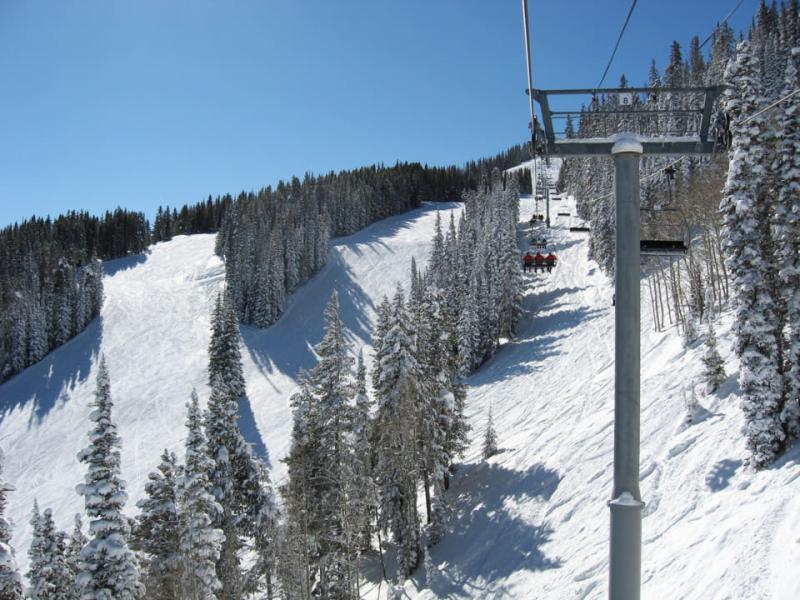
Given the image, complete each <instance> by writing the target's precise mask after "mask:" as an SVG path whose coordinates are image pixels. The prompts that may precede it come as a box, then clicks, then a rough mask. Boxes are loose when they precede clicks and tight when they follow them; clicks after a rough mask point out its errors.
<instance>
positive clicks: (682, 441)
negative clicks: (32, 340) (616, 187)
mask: <svg viewBox="0 0 800 600" xmlns="http://www.w3.org/2000/svg"><path fill="white" fill-rule="evenodd" d="M436 209H444V210H451V209H452V210H454V211H456V212H457V211H459V210H460V206H459V205H455V204H454V205H435V206H433V205H426V206H425V207H423V208H421V209H419V210H416V211H413V212H411V213H408V214H405V215H400V216H398V217H394V218H391V219H387V220H386V221H382V222H380V223H376V224H374V225H373V226H371V227H369V228H367V229H366V230H364V231H362V232H360V233H358V234H356V235H354V236H351V237H348V238H343V239H340V240H337V241H336V242H335V244H334V247H333V249H332V254H331V258H330V261H329V264H328V265H327V266H326V267H325V269H324V270H323V271H322V272H321V273H320V274H318V275H317V276H316V277H315V278H314V279H313V280H312V281H310V282H309V283H308V284H306V285H305V286H303V287H302V288H301V289H299V290H298V291H297V292H296V293H295V294H294V296H293V298H292V300H291V302H290V306H289V308H288V310H287V311H286V313H285V314H284V316H283V317H282V318H281V320H280V321H279V322H278V323H277V324H276V325H274V326H273V327H271V328H269V329H267V330H263V331H259V330H256V329H253V328H249V327H244V328H242V333H243V338H244V342H245V345H244V349H243V358H244V363H245V376H246V379H247V389H248V395H249V399H250V405H249V406H244V407H242V426H243V429H244V430H245V432H246V435H247V437H248V439H249V440H250V441H251V442H252V443H253V444H254V445H255V447H256V449H257V450H258V451H260V452H262V453H264V454H266V455H267V456H268V459H269V460H270V463H271V465H272V467H273V477H274V478H275V479H278V480H280V479H282V478H283V476H284V469H283V465H282V463H281V462H280V458H282V457H283V456H284V455H285V453H286V450H287V448H288V435H289V431H290V411H289V406H288V399H289V396H290V394H291V393H292V392H293V390H294V388H295V379H294V378H295V375H296V373H297V370H298V369H299V368H300V367H307V366H309V365H310V364H311V363H312V361H313V354H312V350H311V346H312V345H313V344H314V343H316V342H317V341H318V340H319V339H320V337H321V333H322V331H321V330H322V317H321V315H322V310H323V308H324V306H325V303H326V302H327V300H328V298H329V296H330V293H331V291H332V290H333V289H337V290H339V294H340V302H341V305H342V312H343V320H344V323H345V325H346V327H347V329H348V335H349V338H350V340H351V342H352V344H353V349H354V351H356V350H357V349H358V347H360V346H361V345H364V344H368V343H369V339H368V338H369V331H370V328H371V323H372V320H373V318H374V310H375V307H376V305H377V304H378V303H379V302H380V298H381V296H382V295H383V294H391V293H392V292H393V291H394V287H395V285H396V282H398V281H400V282H402V283H405V282H406V280H407V276H408V271H409V264H410V261H411V258H412V257H416V259H417V261H418V262H420V263H421V262H423V261H424V259H425V257H426V256H427V254H428V249H429V242H430V238H431V235H432V233H433V224H434V219H435V214H436ZM551 210H552V214H555V213H557V212H571V211H572V210H574V209H573V207H572V206H571V204H570V203H569V202H568V201H563V206H562V203H556V204H555V205H554V206H553V207H552V209H551ZM532 212H533V201H532V200H530V199H527V198H526V199H524V200H523V207H522V218H523V222H526V221H527V219H528V217H529V216H530V214H531V213H532ZM569 220H570V219H569V218H567V217H555V218H554V227H553V229H551V230H550V231H548V232H547V236H548V237H549V238H550V240H551V241H552V244H553V248H554V249H555V252H556V253H557V254H558V256H559V259H560V261H559V265H558V267H557V268H556V270H555V271H554V272H553V273H552V274H551V275H544V274H536V275H533V274H531V275H526V276H525V277H526V281H527V284H528V288H527V293H526V297H525V308H526V315H525V318H524V320H523V322H522V324H521V327H520V331H519V335H518V336H517V337H516V339H514V340H512V341H511V342H509V343H508V344H506V345H505V346H504V347H503V348H501V349H500V351H499V352H498V354H497V355H496V356H495V357H494V358H493V359H492V360H491V361H489V363H487V364H486V365H485V366H484V367H483V368H482V369H481V370H480V371H479V372H478V373H476V374H475V375H474V376H473V377H472V378H471V380H470V384H471V388H470V391H469V397H468V412H469V417H470V420H471V423H472V426H473V438H474V441H473V444H472V446H471V448H470V450H469V451H468V453H467V455H466V457H465V459H464V464H463V465H462V466H461V468H460V470H459V472H458V474H457V476H456V477H455V479H454V482H453V487H452V488H451V490H452V491H451V495H452V502H453V516H452V523H451V526H452V529H453V532H452V533H451V534H450V535H449V537H447V538H446V539H445V540H444V541H443V542H442V543H441V544H440V545H438V546H437V547H435V548H434V549H433V559H434V563H435V565H436V566H437V567H438V576H437V577H436V580H435V582H434V584H433V591H431V590H429V589H425V587H426V582H425V575H424V573H423V572H422V571H423V570H422V569H420V574H419V576H418V577H417V578H415V579H414V581H412V582H409V583H407V584H406V591H407V593H408V595H409V596H411V597H419V598H433V597H451V598H481V599H483V598H557V599H562V598H604V597H605V596H606V570H607V563H608V560H607V535H608V518H609V517H608V508H607V507H606V501H607V500H608V497H609V495H610V490H611V464H612V433H613V410H612V407H613V320H614V316H613V309H612V307H611V288H610V286H609V284H608V282H607V281H606V279H605V277H604V276H603V275H602V274H600V273H599V271H598V270H597V268H596V265H594V264H593V263H590V262H589V261H587V259H586V243H585V237H582V235H583V234H579V233H570V232H569V231H568V230H567V227H566V226H567V225H568V224H569V223H568V222H569ZM528 233H529V232H528V227H527V224H525V225H521V226H520V234H521V236H527V235H528ZM106 268H107V277H106V280H105V284H106V302H105V305H104V307H103V311H102V317H101V318H100V319H99V320H97V321H96V322H94V323H93V324H92V325H91V326H90V327H89V329H87V331H85V332H84V333H82V334H81V335H79V336H78V337H77V338H75V339H74V340H73V341H71V342H70V343H68V344H67V345H65V346H64V347H62V348H60V349H59V350H57V351H55V352H54V353H52V354H51V355H50V356H48V357H47V359H45V361H43V362H42V363H40V364H39V365H37V366H35V367H33V368H31V369H28V370H26V371H25V372H24V373H22V374H20V375H19V376H17V377H16V378H14V379H13V380H11V381H10V382H7V383H6V384H5V385H3V386H0V406H2V409H3V411H4V414H3V417H2V421H0V445H2V447H3V448H4V450H5V451H6V461H7V462H6V473H5V475H6V478H7V479H8V480H10V481H11V482H13V483H15V484H16V485H17V488H18V491H16V492H13V493H12V494H10V497H9V512H10V514H11V516H12V517H13V518H14V519H15V521H16V524H17V526H16V530H15V536H14V539H13V543H14V545H15V547H16V548H17V551H18V558H19V559H21V562H23V563H24V562H25V552H26V551H27V547H28V543H29V540H30V534H29V530H28V526H27V520H28V514H29V511H30V508H31V506H32V503H33V499H34V498H35V497H36V498H38V500H39V502H40V505H41V506H49V507H53V509H54V512H55V514H56V516H57V519H58V523H59V525H60V526H62V527H67V526H69V525H70V522H71V518H72V514H73V513H74V512H75V511H76V510H78V509H79V508H80V507H81V499H80V498H79V497H78V496H77V494H75V493H74V491H73V488H74V485H75V484H76V483H77V482H78V481H79V480H80V479H81V477H82V475H83V469H82V468H81V465H79V463H78V462H77V460H76V459H75V454H76V452H77V451H78V449H80V448H81V447H83V446H84V445H85V443H86V432H87V430H88V420H87V415H88V412H89V408H88V406H89V402H90V400H91V396H92V391H93V388H94V381H93V377H94V369H95V366H96V363H97V356H98V353H99V352H103V353H105V355H106V357H107V360H108V363H109V369H110V374H111V379H112V394H113V396H114V400H115V404H116V406H115V415H116V419H117V421H118V423H119V426H120V433H121V435H122V440H123V449H122V452H123V471H124V476H125V478H126V479H127V481H128V485H129V491H130V493H131V496H132V499H136V498H138V497H139V496H140V495H141V493H142V489H143V485H144V482H145V480H146V476H147V473H148V472H149V471H150V470H151V469H152V468H153V467H154V466H155V464H156V462H157V459H158V454H159V453H160V451H161V449H163V448H164V447H168V448H171V449H173V450H176V451H177V452H178V453H179V455H180V454H182V441H183V436H184V428H183V419H184V414H185V409H184V403H185V401H186V399H187V398H188V396H189V392H190V390H191V388H192V387H197V388H198V390H199V391H200V394H201V397H205V396H207V389H206V385H205V367H206V348H207V344H208V336H209V332H208V323H209V312H210V307H211V304H212V302H213V298H214V295H215V294H216V292H217V290H218V289H219V287H220V285H221V283H222V279H223V267H222V264H221V263H220V261H219V260H218V259H217V258H216V257H214V255H213V237H212V236H192V237H188V238H186V237H182V238H177V239H175V240H173V241H171V242H168V243H163V244H158V245H156V246H155V247H154V248H153V249H152V252H151V253H150V254H149V255H147V256H145V257H140V258H135V259H126V260H122V261H114V262H112V263H109V264H108V265H106ZM643 297H645V298H646V296H643ZM642 315H643V323H642V330H643V336H642V365H643V367H642V368H643V372H642V466H641V467H642V468H641V471H642V493H643V495H644V499H645V501H646V502H647V509H646V512H645V515H646V516H645V519H644V523H643V535H644V551H643V565H644V567H643V581H644V583H643V585H644V593H643V597H644V598H654V599H662V598H698V599H700V598H702V599H704V600H705V599H709V598H719V599H723V598H735V599H738V598H747V599H751V598H754V599H757V598H781V599H783V598H786V599H789V598H797V597H800V579H799V578H798V577H797V573H798V567H800V542H799V541H798V537H800V533H798V532H799V531H800V493H798V492H800V481H799V480H798V476H800V465H798V464H797V461H798V456H799V455H798V453H797V452H793V453H792V454H790V456H788V457H787V458H785V459H783V460H782V461H781V462H780V463H779V464H778V465H776V466H775V467H774V468H772V469H769V470H767V471H765V472H762V473H758V474H753V473H751V472H749V471H748V470H747V469H746V468H745V467H743V466H742V462H741V461H742V458H743V456H744V447H743V443H742V436H741V435H740V431H739V430H740V428H741V426H742V419H741V415H740V411H739V408H738V402H737V396H736V394H737V391H738V390H737V387H736V384H735V377H733V376H730V377H729V380H728V382H727V383H726V384H725V385H724V386H723V389H722V391H721V393H720V394H718V395H717V396H715V397H704V396H702V395H701V398H700V400H701V403H702V404H703V406H704V407H705V409H706V411H707V412H706V413H704V415H703V417H704V418H703V420H702V421H701V422H699V423H697V424H694V425H691V426H688V427H687V426H685V425H684V424H683V421H684V414H685V411H684V406H683V399H682V392H683V390H684V389H685V388H687V386H688V385H690V383H691V381H692V380H693V379H694V378H697V377H698V374H699V371H700V364H699V360H698V359H699V355H700V353H701V352H702V348H701V347H699V346H695V347H692V348H689V349H688V350H687V349H684V348H683V345H682V343H681V340H680V339H679V338H678V337H677V335H676V334H675V332H674V331H668V332H662V333H655V332H654V331H653V329H652V320H651V316H650V312H649V306H648V303H647V302H643V305H642ZM729 326H730V317H728V316H723V318H722V319H721V322H720V323H719V325H718V328H717V330H718V334H719V337H720V342H721V343H720V347H721V350H722V351H723V352H724V353H726V354H725V355H726V357H728V358H729V359H730V356H729V354H727V351H728V348H729V347H730V336H729V328H730V327H729ZM368 354H369V352H367V355H368ZM728 371H729V374H732V373H733V371H734V365H733V364H732V363H729V365H728ZM699 391H700V386H698V392H699ZM490 405H491V406H492V407H493V410H494V415H495V422H496V425H497V430H498V434H499V438H500V444H501V446H502V448H503V451H502V453H501V454H499V455H498V456H495V457H493V458H492V459H490V460H489V461H488V462H482V461H481V460H480V452H479V449H480V443H481V436H482V433H483V427H484V425H485V422H486V417H487V414H488V409H489V406H490ZM128 509H129V511H130V512H131V513H133V512H134V508H133V506H132V502H131V503H129V506H128ZM372 566H374V565H370V566H368V569H367V570H368V572H369V573H375V570H374V569H373V568H372ZM367 588H368V589H371V590H372V591H371V596H372V597H374V596H375V595H376V593H375V590H376V588H375V587H374V586H373V587H371V588H370V587H369V586H367ZM385 591H386V586H385V585H383V586H382V587H381V595H384V594H385Z"/></svg>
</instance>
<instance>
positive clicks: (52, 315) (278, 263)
mask: <svg viewBox="0 0 800 600" xmlns="http://www.w3.org/2000/svg"><path fill="white" fill-rule="evenodd" d="M525 152H526V150H525V148H524V146H522V145H517V146H513V147H511V148H509V149H508V150H506V151H503V152H501V153H499V154H498V155H496V156H494V157H491V158H486V159H480V160H477V161H470V162H468V163H467V164H465V165H463V166H449V167H429V166H427V165H425V166H422V165H420V164H418V163H398V164H397V165H395V166H394V167H385V166H383V165H376V166H372V167H365V168H361V169H355V170H350V171H341V172H339V173H333V172H331V173H328V174H327V175H322V176H313V175H310V174H307V175H306V176H305V177H304V178H303V180H302V182H301V181H300V180H299V179H297V178H293V179H292V180H291V181H289V182H283V181H281V182H279V183H278V185H277V186H276V187H275V188H274V189H273V188H271V187H268V188H265V189H263V190H261V191H260V192H258V193H246V192H242V193H241V194H239V196H238V197H237V198H236V199H234V198H233V197H232V196H231V195H230V194H226V195H224V196H218V197H217V198H215V199H212V198H211V197H210V196H209V197H208V198H207V199H206V200H204V201H202V202H198V203H196V204H193V205H189V204H187V205H184V206H182V207H181V208H180V209H177V208H170V207H169V206H167V207H166V208H163V207H159V208H158V211H157V213H156V215H155V219H154V222H153V228H152V231H151V230H150V225H149V223H148V221H147V219H146V218H145V216H144V214H143V213H140V212H131V211H126V210H123V209H121V208H118V209H116V210H115V211H113V212H106V213H105V215H104V216H103V217H102V218H101V217H95V216H92V215H90V214H89V213H86V212H69V213H67V214H66V215H62V216H59V217H57V218H56V219H52V220H51V219H50V218H46V219H42V218H37V217H33V218H31V219H30V220H28V221H23V222H22V223H20V224H14V225H12V226H9V227H6V228H5V229H3V230H2V231H0V314H1V315H2V317H0V382H3V381H5V380H7V379H9V378H10V377H13V376H14V375H15V374H17V373H19V372H20V371H22V370H23V369H25V368H26V367H28V366H30V365H33V364H35V363H37V362H38V361H40V360H41V359H42V358H44V356H45V355H47V354H48V353H49V352H50V351H52V350H54V349H55V348H57V347H59V346H60V345H62V344H63V343H64V342H66V341H67V340H69V339H71V338H72V337H73V336H75V335H77V334H78V333H80V332H81V331H83V329H84V328H85V327H86V326H87V325H88V323H89V322H90V321H91V320H92V319H93V318H94V317H96V316H97V315H98V314H99V310H100V307H101V305H102V297H103V296H102V269H101V266H100V265H99V264H98V263H97V261H98V260H108V259H112V258H119V257H122V256H126V255H128V254H138V253H141V252H144V251H146V250H147V248H148V247H149V245H150V244H151V243H155V242H161V241H167V240H170V239H172V237H173V236H175V235H191V234H194V233H215V232H218V231H219V232H220V239H219V240H218V245H217V251H218V253H219V254H220V255H223V256H224V257H225V259H226V278H227V281H228V284H229V287H230V289H231V290H232V292H233V294H234V301H235V306H236V311H237V315H238V317H239V319H240V320H241V321H242V322H244V323H253V324H256V325H259V326H262V327H264V326H267V325H269V324H271V323H273V322H274V321H275V320H276V319H277V318H278V317H279V316H280V314H281V313H282V311H283V308H284V306H285V302H286V297H287V296H288V295H289V294H291V293H292V291H294V289H295V288H296V287H297V286H299V285H301V284H302V283H303V282H305V281H307V280H308V278H309V277H311V276H312V275H313V274H314V273H316V272H317V271H318V270H319V269H320V268H321V267H322V266H323V265H324V263H325V260H326V258H327V252H328V244H329V240H330V237H331V236H338V235H348V234H350V233H354V232H355V231H358V230H359V229H361V228H363V227H365V226H366V225H368V224H370V223H372V222H374V221H376V220H379V219H382V218H385V217H388V216H391V215H394V214H398V213H399V212H403V211H405V210H409V209H410V208H414V207H416V206H418V205H419V203H420V202H421V201H423V200H432V201H436V200H443V199H448V198H457V197H458V196H459V194H460V193H461V191H462V190H463V189H474V188H476V187H477V186H478V185H479V184H480V182H481V181H482V180H483V179H485V178H486V176H487V174H488V173H489V172H491V170H492V169H494V168H500V169H505V168H508V167H511V166H513V165H515V164H518V163H519V162H521V161H522V160H524V158H525ZM522 185H525V182H523V183H522Z"/></svg>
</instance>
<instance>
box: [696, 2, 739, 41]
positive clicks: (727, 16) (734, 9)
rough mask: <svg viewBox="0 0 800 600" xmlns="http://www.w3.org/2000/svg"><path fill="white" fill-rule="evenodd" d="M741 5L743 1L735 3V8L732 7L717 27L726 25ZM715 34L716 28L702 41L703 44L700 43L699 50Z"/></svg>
mask: <svg viewBox="0 0 800 600" xmlns="http://www.w3.org/2000/svg"><path fill="white" fill-rule="evenodd" d="M742 4H744V0H739V2H737V3H736V6H734V7H733V8H732V9H731V12H729V13H728V14H727V15H726V17H725V18H724V19H722V21H720V22H719V23H718V24H717V25H722V24H723V23H727V22H728V19H730V18H731V17H732V16H733V13H735V12H736V10H737V9H738V8H739V7H740V6H741V5H742ZM716 32H717V30H716V28H715V29H714V31H712V32H711V33H710V34H709V36H708V37H707V38H706V39H705V40H704V41H703V43H702V44H700V48H702V47H703V46H705V45H706V44H707V43H708V42H710V41H711V39H712V38H713V37H714V34H715V33H716Z"/></svg>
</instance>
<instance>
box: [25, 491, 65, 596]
mask: <svg viewBox="0 0 800 600" xmlns="http://www.w3.org/2000/svg"><path fill="white" fill-rule="evenodd" d="M31 525H32V526H33V540H32V541H31V547H30V550H29V551H28V556H29V557H30V564H29V568H28V573H27V575H28V597H29V598H30V599H31V600H75V599H76V598H77V596H76V595H75V591H76V590H75V588H74V587H73V583H72V574H71V572H70V569H69V565H68V564H67V559H66V556H65V549H66V548H65V544H64V535H63V534H62V533H61V532H60V531H58V530H57V529H56V526H55V523H54V522H53V513H52V512H51V511H50V509H49V508H48V509H46V510H45V511H44V513H42V514H40V513H39V507H38V505H37V504H36V503H34V508H33V515H32V517H31Z"/></svg>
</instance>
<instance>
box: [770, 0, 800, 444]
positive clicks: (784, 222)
mask: <svg viewBox="0 0 800 600" xmlns="http://www.w3.org/2000/svg"><path fill="white" fill-rule="evenodd" d="M794 9H795V10H796V9H797V3H796V2H795V4H794ZM795 16H796V15H795ZM798 27H800V24H798ZM798 87H800V78H799V77H798V70H797V67H795V64H794V63H793V62H792V61H791V60H789V61H788V62H787V65H786V76H785V80H784V89H783V92H782V97H785V96H788V95H789V94H790V93H791V92H792V91H794V90H796V89H798ZM777 125H778V140H779V142H778V145H777V158H776V161H775V163H776V164H775V165H774V168H775V170H776V171H777V172H778V173H779V177H778V180H779V187H778V202H777V206H776V211H775V213H776V221H777V227H776V241H777V245H778V258H779V260H780V264H781V268H780V272H779V275H780V284H781V297H782V299H783V302H784V303H785V306H786V322H787V325H788V343H787V346H786V354H785V359H786V363H787V365H788V370H787V373H786V382H787V389H786V400H785V405H784V407H783V409H782V410H781V420H782V422H783V424H784V428H785V430H786V433H787V434H788V435H789V436H791V437H792V438H794V439H797V438H798V437H800V154H799V153H798V150H797V149H798V147H800V96H798V95H797V94H795V95H794V96H793V97H791V98H787V99H786V100H784V101H783V102H782V103H781V105H780V110H779V112H778V123H777Z"/></svg>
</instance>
